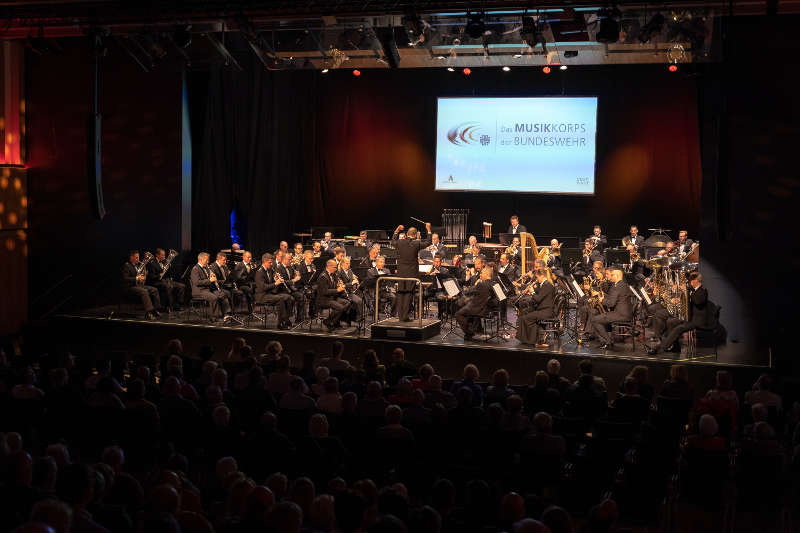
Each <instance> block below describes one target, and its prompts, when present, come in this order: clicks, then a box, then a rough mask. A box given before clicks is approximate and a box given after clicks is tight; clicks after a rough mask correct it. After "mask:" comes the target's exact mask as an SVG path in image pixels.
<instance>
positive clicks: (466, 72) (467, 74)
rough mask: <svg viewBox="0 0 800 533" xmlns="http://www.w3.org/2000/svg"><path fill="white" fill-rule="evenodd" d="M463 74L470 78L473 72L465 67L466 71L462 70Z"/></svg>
mask: <svg viewBox="0 0 800 533" xmlns="http://www.w3.org/2000/svg"><path fill="white" fill-rule="evenodd" d="M461 72H463V73H464V76H469V75H470V74H472V70H471V69H470V68H469V67H464V70H462V71H461Z"/></svg>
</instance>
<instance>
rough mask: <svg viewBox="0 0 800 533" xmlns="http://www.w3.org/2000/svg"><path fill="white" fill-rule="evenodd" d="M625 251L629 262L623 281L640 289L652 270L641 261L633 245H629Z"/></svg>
mask: <svg viewBox="0 0 800 533" xmlns="http://www.w3.org/2000/svg"><path fill="white" fill-rule="evenodd" d="M627 249H628V254H629V255H630V262H629V263H628V265H627V270H628V272H627V273H626V276H625V281H626V282H627V283H628V284H629V285H632V286H634V287H636V288H639V287H642V286H643V285H644V280H645V279H647V278H648V277H650V274H652V273H653V269H652V268H650V267H649V266H648V265H647V263H645V262H644V261H642V260H641V258H640V257H639V254H638V253H637V252H636V248H634V246H633V244H629V245H628V246H627Z"/></svg>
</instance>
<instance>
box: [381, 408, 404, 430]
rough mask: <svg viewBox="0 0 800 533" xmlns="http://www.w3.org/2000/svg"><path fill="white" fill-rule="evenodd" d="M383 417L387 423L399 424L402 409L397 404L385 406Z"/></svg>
mask: <svg viewBox="0 0 800 533" xmlns="http://www.w3.org/2000/svg"><path fill="white" fill-rule="evenodd" d="M384 418H385V419H386V423H387V424H388V425H399V424H400V420H402V419H403V410H402V409H401V408H400V406H399V405H390V406H388V407H387V408H386V412H385V415H384Z"/></svg>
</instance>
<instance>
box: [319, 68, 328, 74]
mask: <svg viewBox="0 0 800 533" xmlns="http://www.w3.org/2000/svg"><path fill="white" fill-rule="evenodd" d="M320 72H322V73H323V74H327V73H328V69H326V68H324V69H322V70H321V71H320Z"/></svg>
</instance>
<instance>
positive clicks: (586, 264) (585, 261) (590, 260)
mask: <svg viewBox="0 0 800 533" xmlns="http://www.w3.org/2000/svg"><path fill="white" fill-rule="evenodd" d="M595 261H600V264H602V263H603V254H601V253H600V250H598V249H597V247H596V246H595V245H594V241H592V239H586V240H585V241H584V242H583V254H582V255H581V263H580V266H578V267H577V269H576V272H575V275H578V276H588V275H589V273H590V272H591V271H592V265H593V264H594V262H595Z"/></svg>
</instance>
